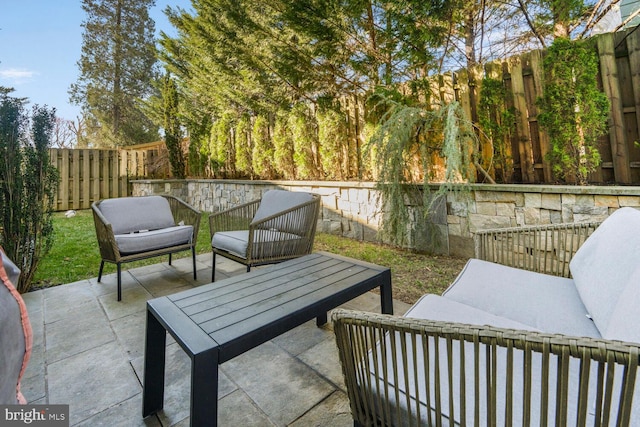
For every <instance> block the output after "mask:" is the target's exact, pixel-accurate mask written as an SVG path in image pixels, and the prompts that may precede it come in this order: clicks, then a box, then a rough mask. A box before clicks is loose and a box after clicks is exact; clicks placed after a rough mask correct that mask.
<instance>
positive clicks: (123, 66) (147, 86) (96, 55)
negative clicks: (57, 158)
mask: <svg viewBox="0 0 640 427" xmlns="http://www.w3.org/2000/svg"><path fill="white" fill-rule="evenodd" d="M154 3H155V2H154V0H82V8H83V10H84V12H85V13H86V20H85V21H84V22H83V24H82V26H83V28H84V31H83V34H82V54H81V57H80V60H79V61H78V67H79V69H80V76H79V78H78V80H77V82H76V83H74V84H72V85H71V87H70V89H69V94H70V99H71V102H73V103H74V104H76V105H80V106H81V107H82V109H83V112H84V114H85V115H87V116H91V117H92V118H93V119H94V120H95V121H96V123H97V125H98V129H99V133H98V134H97V136H98V137H99V138H100V139H101V141H100V144H102V145H130V144H136V143H142V142H150V141H154V140H157V139H158V132H157V126H156V125H154V124H153V122H152V121H151V119H150V118H149V117H147V115H146V114H144V112H143V109H142V108H141V105H140V100H142V99H144V98H146V97H147V96H149V95H150V94H151V92H152V81H153V78H154V64H155V62H156V55H155V43H154V27H155V24H154V22H153V20H152V19H151V18H150V17H149V13H148V9H149V8H150V7H151V6H153V5H154Z"/></svg>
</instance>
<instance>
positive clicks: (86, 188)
mask: <svg viewBox="0 0 640 427" xmlns="http://www.w3.org/2000/svg"><path fill="white" fill-rule="evenodd" d="M49 157H50V160H51V164H52V165H53V166H54V167H56V168H57V169H58V172H59V174H60V185H59V186H58V193H57V195H56V197H55V200H54V210H57V211H66V210H69V209H89V208H90V207H91V203H93V202H94V201H96V200H100V199H108V198H112V197H123V196H128V195H130V193H131V191H130V189H129V179H130V178H134V177H143V176H145V160H146V157H147V154H146V153H145V152H144V151H136V150H101V149H68V148H51V149H50V150H49Z"/></svg>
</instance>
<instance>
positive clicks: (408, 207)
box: [367, 98, 478, 246]
mask: <svg viewBox="0 0 640 427" xmlns="http://www.w3.org/2000/svg"><path fill="white" fill-rule="evenodd" d="M381 102H382V103H384V105H383V106H380V105H378V107H379V108H380V109H386V112H385V113H384V114H383V115H382V118H381V120H380V126H379V127H378V129H377V131H376V132H375V134H374V135H373V136H372V137H371V139H370V141H369V144H368V147H367V148H368V149H367V152H368V153H374V155H375V159H374V162H373V164H375V165H376V167H377V177H378V178H377V182H378V184H377V189H378V191H379V194H380V197H381V203H380V206H381V207H382V210H383V212H384V214H383V222H382V227H381V230H380V232H381V234H382V237H383V239H385V240H387V241H390V242H393V243H395V244H397V245H400V246H404V245H405V244H406V243H407V239H408V235H409V233H410V232H411V224H412V223H413V221H412V218H411V216H412V211H417V212H419V213H420V214H421V216H422V219H423V220H426V218H427V216H428V215H429V213H430V212H432V211H433V208H434V207H435V206H436V203H438V202H439V201H441V200H442V196H444V194H445V193H447V192H449V191H465V190H468V184H469V183H471V182H473V181H475V173H476V170H475V166H474V165H477V163H476V162H475V160H474V155H475V154H476V153H477V145H478V141H477V137H476V134H475V132H474V128H473V124H472V123H471V121H470V120H469V119H468V118H467V117H466V115H465V113H464V111H463V110H462V107H461V106H460V104H458V103H457V102H452V103H449V104H442V105H440V106H439V108H436V109H434V110H427V109H426V108H423V107H421V106H412V105H407V104H406V103H403V102H398V101H394V100H390V99H388V98H386V99H384V100H383V101H381ZM437 159H443V161H444V162H443V163H444V164H442V161H440V162H437ZM443 166H444V167H443ZM433 183H438V184H439V187H438V190H437V191H435V192H434V191H432V188H431V185H430V184H433Z"/></svg>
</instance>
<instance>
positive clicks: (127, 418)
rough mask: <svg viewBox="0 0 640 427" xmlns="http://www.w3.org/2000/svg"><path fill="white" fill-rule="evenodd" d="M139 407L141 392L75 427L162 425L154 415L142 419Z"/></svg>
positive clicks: (143, 426) (148, 426) (146, 426)
mask: <svg viewBox="0 0 640 427" xmlns="http://www.w3.org/2000/svg"><path fill="white" fill-rule="evenodd" d="M140 408H142V394H141V393H140V394H137V395H135V396H134V397H132V398H131V399H128V400H125V401H124V402H122V403H119V404H118V405H115V406H112V407H110V408H108V409H105V410H104V411H102V412H99V413H97V414H96V415H94V416H92V417H90V418H88V419H86V420H84V421H82V422H80V423H78V424H76V426H75V427H162V424H161V423H160V420H159V419H158V417H156V416H151V417H147V418H144V419H143V418H142V416H141V415H140V412H141V409H140Z"/></svg>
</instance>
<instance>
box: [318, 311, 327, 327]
mask: <svg viewBox="0 0 640 427" xmlns="http://www.w3.org/2000/svg"><path fill="white" fill-rule="evenodd" d="M325 323H327V313H326V312H324V313H323V314H321V315H320V316H318V317H316V326H318V327H320V326H322V325H324V324H325Z"/></svg>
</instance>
